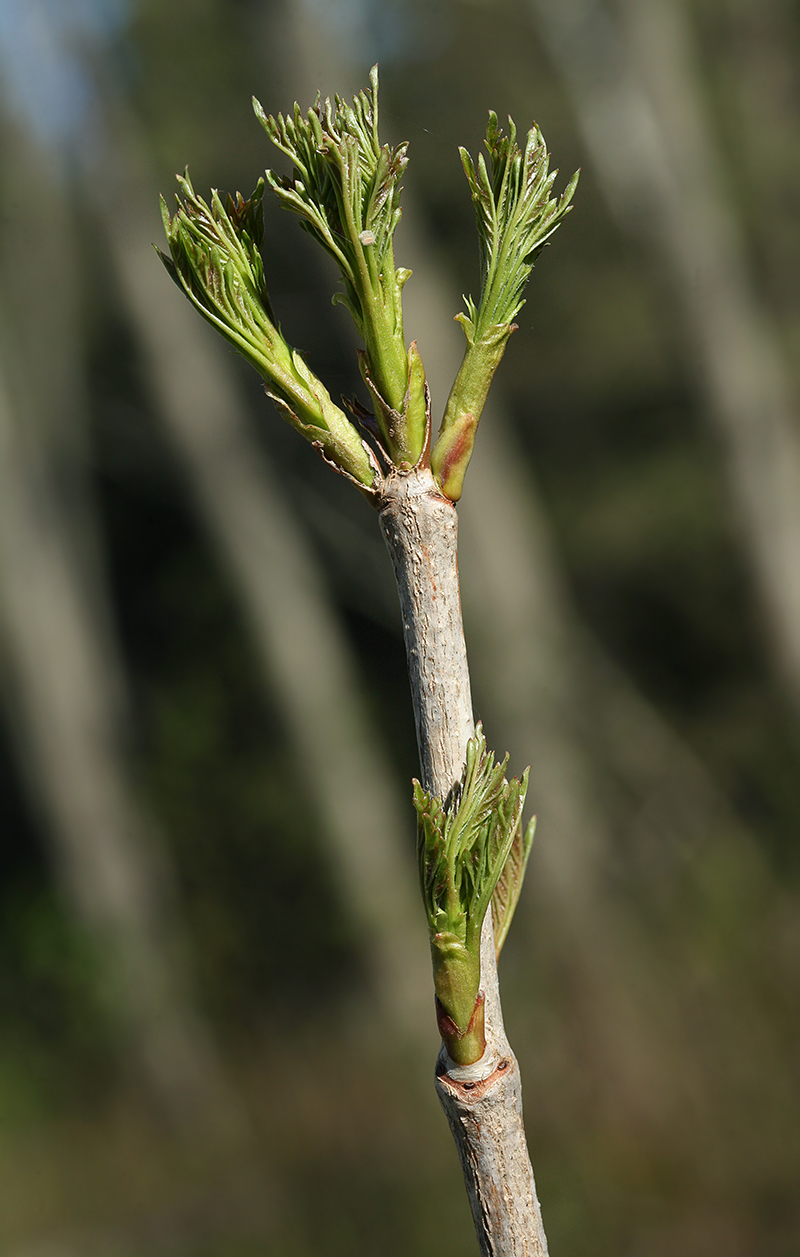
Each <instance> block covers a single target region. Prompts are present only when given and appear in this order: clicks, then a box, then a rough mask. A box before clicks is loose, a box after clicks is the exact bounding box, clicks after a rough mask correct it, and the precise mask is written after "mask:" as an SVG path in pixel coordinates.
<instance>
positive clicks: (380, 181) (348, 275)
mask: <svg viewBox="0 0 800 1257" xmlns="http://www.w3.org/2000/svg"><path fill="white" fill-rule="evenodd" d="M253 108H254V110H255V113H256V116H257V118H258V119H259V121H260V122H261V125H262V126H263V127H264V130H265V131H266V133H267V135H268V136H269V138H270V139H271V140H272V142H273V143H274V144H275V145H276V147H277V148H279V149H280V150H281V151H282V152H283V153H285V154H286V155H287V156H288V157H290V158H291V160H292V162H293V163H294V167H295V169H294V172H293V174H292V175H291V176H288V177H281V176H279V175H276V174H275V173H274V172H273V171H271V170H268V171H267V172H266V176H267V180H268V182H269V184H270V187H271V188H272V189H273V190H274V192H275V193H276V194H277V196H278V199H279V200H280V201H281V203H282V204H283V205H284V206H285V207H286V208H287V209H290V210H292V211H293V212H294V213H296V214H298V215H299V216H300V218H301V222H302V226H303V227H305V229H306V230H307V231H308V232H310V234H311V235H312V236H313V237H314V238H315V239H316V240H317V241H318V242H319V243H320V244H321V245H322V246H323V248H324V249H325V250H326V251H327V252H328V253H329V254H330V255H331V257H333V259H334V260H335V261H336V263H337V265H338V267H339V270H340V272H341V276H342V281H343V284H344V292H343V293H338V294H337V295H336V296H335V297H334V301H339V302H341V303H342V304H344V305H345V306H346V307H347V309H348V310H349V311H350V313H351V315H352V317H353V320H354V322H355V324H356V327H357V329H358V331H359V334H360V335H361V337H362V338H363V340H364V344H365V346H366V363H365V364H364V366H365V370H364V372H363V373H364V378H365V380H366V382H367V384H368V386H369V387H370V391H371V392H373V395H374V396H375V394H377V397H376V416H377V419H378V423H379V426H380V427H381V429H382V433H383V436H384V440H385V443H386V445H387V447H388V449H389V453H390V454H391V455H392V456H393V457H395V456H397V457H398V458H399V459H400V460H403V461H411V462H416V460H417V459H418V458H419V456H420V454H421V452H422V446H423V443H424V439H425V430H426V417H427V408H426V400H425V392H424V375H423V377H422V383H421V384H419V383H418V381H417V379H416V376H417V375H418V374H419V372H418V371H417V372H416V373H415V372H414V370H413V369H412V364H411V363H410V360H409V355H408V351H407V350H406V345H405V339H404V335H403V313H402V298H401V293H402V289H403V285H404V284H405V282H406V280H407V279H408V277H409V275H410V273H411V272H410V271H408V270H404V269H402V268H400V269H396V268H395V265H394V247H393V238H394V232H395V229H396V227H397V224H398V223H399V221H400V215H401V210H400V205H399V198H400V191H401V188H400V179H401V178H402V175H403V171H404V170H405V168H406V165H407V163H408V158H407V155H406V153H407V148H408V145H407V144H399V145H398V146H397V147H396V148H390V147H389V146H388V145H386V144H384V145H381V143H380V140H379V138H378V71H377V66H375V67H373V70H372V72H371V74H370V90H369V92H360V93H359V94H358V95H357V96H356V97H355V98H354V100H353V104H352V105H349V104H347V103H346V102H345V101H343V100H342V99H341V98H340V97H338V96H337V97H335V100H334V103H333V104H331V101H330V100H325V101H324V102H323V101H322V100H321V99H320V97H319V96H317V100H316V102H315V104H314V106H313V108H312V109H310V110H309V111H308V113H307V115H305V116H304V115H303V113H302V111H301V109H300V106H299V105H295V107H294V114H293V115H292V116H284V115H283V114H278V115H277V116H276V117H273V116H271V115H270V116H268V115H267V114H266V113H265V112H264V109H263V108H262V106H261V105H260V104H259V102H258V101H257V100H256V99H255V98H254V99H253ZM417 359H418V355H417ZM386 407H388V409H389V410H393V411H395V412H396V413H397V414H399V415H402V417H403V423H402V424H400V425H398V424H397V423H395V424H394V425H389V424H387V423H386V422H385V420H384V414H383V413H382V412H383V411H384V410H385V409H386ZM400 428H402V429H403V432H402V435H400Z"/></svg>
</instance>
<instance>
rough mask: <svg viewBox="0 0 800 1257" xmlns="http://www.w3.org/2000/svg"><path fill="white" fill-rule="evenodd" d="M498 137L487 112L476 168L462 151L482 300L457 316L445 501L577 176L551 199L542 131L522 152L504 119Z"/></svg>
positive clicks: (441, 446) (438, 464)
mask: <svg viewBox="0 0 800 1257" xmlns="http://www.w3.org/2000/svg"><path fill="white" fill-rule="evenodd" d="M508 131H509V133H508V135H504V134H503V130H502V128H501V127H500V126H499V124H498V121H497V114H495V113H490V114H489V123H488V126H487V128H486V147H487V149H488V152H489V165H488V166H487V164H486V160H485V158H484V157H483V155H482V154H481V155H480V156H479V157H478V160H477V163H476V162H474V161H473V159H472V157H471V156H470V155H469V153H468V152H467V151H466V149H463V148H462V149H460V150H459V151H460V153H461V162H462V165H463V167H464V172H465V174H466V176H467V182H468V183H469V188H470V192H471V194H472V201H473V204H474V206H475V217H476V221H477V225H478V235H479V238H480V256H481V295H480V300H479V302H478V304H477V305H476V304H475V302H474V301H473V300H472V298H471V297H465V298H464V300H465V304H466V307H467V309H466V313H465V314H464V313H462V314H458V315H456V318H457V319H458V321H459V322H460V323H461V326H462V328H463V329H464V335H465V336H466V338H467V347H466V350H465V353H464V359H463V362H462V364H461V368H460V370H459V372H458V375H457V376H456V380H455V383H454V384H453V388H452V390H451V393H450V397H449V398H448V401H447V407H446V409H445V413H444V418H443V419H442V426H441V429H440V431H439V436H438V439H437V441H436V444H435V446H434V448H433V450H432V452H431V469H432V471H433V473H434V475H435V477H436V479H437V481H438V483H439V485H440V486H441V489H442V492H443V493H445V494H446V496H447V497H449V498H452V500H453V501H457V500H458V498H459V497H460V496H461V490H462V486H463V482H464V475H465V473H466V470H467V466H468V465H469V461H470V458H471V457H472V448H473V445H474V441H475V433H476V430H477V427H478V421H479V420H480V417H481V412H482V410H483V407H484V403H485V401H486V396H487V393H488V392H489V386H490V384H491V382H492V377H493V376H494V373H495V371H496V370H497V367H498V366H499V364H500V360H501V359H502V357H503V354H504V352H505V347H506V344H507V342H508V338H509V337H510V336H511V334H512V332H514V331H515V330H516V324H515V323H514V319H515V317H516V316H517V314H518V313H519V311H520V310H521V309H522V306H523V305H524V299H523V296H522V294H523V291H524V288H525V284H526V283H527V281H528V277H529V275H530V273H531V270H532V268H533V263H534V259H535V258H536V257H537V255H538V254H539V253H540V252H541V250H542V249H543V248H544V245H545V243H546V242H547V240H549V238H550V236H552V234H553V232H554V231H555V230H556V228H557V227H558V225H559V223H560V222H561V221H562V219H563V218H564V216H565V214H567V213H568V212H569V210H570V208H571V205H570V202H571V200H572V197H573V194H574V192H575V188H576V187H577V183H578V173H577V172H576V173H575V174H574V175H573V177H572V179H571V180H570V182H569V184H568V185H567V187H566V189H565V191H564V193H563V194H562V196H561V197H560V198H559V199H556V198H555V197H553V196H552V195H551V193H552V189H553V183H554V181H555V178H556V175H557V173H558V172H557V171H552V172H551V171H550V169H549V166H550V157H549V154H548V152H547V147H546V145H545V142H544V138H543V136H542V133H541V131H540V130H539V128H538V127H537V126H536V125H535V124H534V126H532V127H531V129H530V131H529V132H528V134H527V137H526V141H525V149H524V151H523V150H521V149H520V147H519V145H518V144H517V142H516V136H517V129H516V127H515V125H514V123H513V121H512V120H511V119H510V118H509V120H508Z"/></svg>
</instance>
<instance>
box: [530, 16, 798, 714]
mask: <svg viewBox="0 0 800 1257" xmlns="http://www.w3.org/2000/svg"><path fill="white" fill-rule="evenodd" d="M532 7H533V9H534V11H535V13H536V15H537V19H538V26H539V29H540V30H541V32H542V34H543V36H544V39H545V42H546V43H547V46H548V48H549V49H550V52H551V54H552V56H553V60H554V61H555V63H556V65H557V67H558V69H559V71H560V72H561V73H562V75H563V76H564V79H565V81H566V83H567V85H568V87H569V89H570V92H571V95H572V99H573V102H574V105H575V109H576V113H577V117H578V122H579V124H580V126H581V129H582V131H583V134H584V138H585V141H586V144H587V148H588V149H589V152H590V154H591V157H592V160H593V163H594V167H595V170H596V173H597V176H598V179H599V182H600V184H601V187H602V188H603V190H604V191H605V193H606V196H607V197H608V200H609V202H610V203H611V206H612V208H613V210H614V212H615V213H616V215H617V217H618V218H619V220H620V221H621V222H622V223H623V224H624V225H625V227H626V228H633V229H634V230H635V231H637V232H638V233H639V234H643V235H646V236H648V237H653V236H655V238H656V239H658V240H659V242H660V244H661V247H662V249H663V251H664V253H665V255H666V257H667V260H668V263H669V273H670V276H671V277H672V279H673V282H674V285H675V289H676V292H677V295H678V298H679V300H680V303H681V306H682V309H683V315H684V319H685V323H686V327H687V330H688V332H689V335H690V337H691V351H692V356H693V357H695V356H696V359H697V365H698V373H699V376H700V382H701V386H702V388H703V389H704V392H705V395H706V400H707V404H708V408H709V412H710V414H711V416H712V418H713V419H714V421H715V423H716V425H717V429H718V431H719V434H720V437H721V440H722V443H723V449H724V453H725V459H726V466H727V473H728V477H729V481H730V485H731V489H732V493H733V496H734V500H735V503H736V506H737V509H738V513H739V517H740V522H741V528H742V534H743V539H744V544H745V547H746V550H747V552H748V553H749V557H750V561H751V565H752V568H753V571H754V575H755V584H756V587H757V589H758V590H759V592H760V596H761V602H762V606H763V608H764V610H765V613H766V615H765V619H766V622H767V626H768V632H769V636H770V639H771V643H772V646H773V650H774V655H775V660H776V663H777V667H778V670H779V672H780V673H781V674H782V675H783V677H784V678H785V680H786V682H787V685H788V688H789V691H790V693H791V695H792V697H793V699H794V701H795V704H796V705H797V706H799V707H800V422H798V414H797V402H796V399H795V398H794V397H793V396H792V390H791V386H790V383H789V379H788V373H787V370H786V366H785V363H784V362H783V360H782V357H781V351H780V337H779V335H778V333H777V331H776V329H775V327H774V326H773V324H772V320H771V318H770V315H769V312H768V311H767V310H766V308H764V306H763V304H762V302H761V301H760V300H759V297H758V295H757V294H756V292H755V290H754V286H753V283H752V279H751V276H750V274H749V269H748V265H747V261H746V257H745V249H744V245H743V240H742V230H741V226H740V224H739V222H738V221H737V218H736V213H735V210H734V208H733V203H734V202H733V197H732V196H731V194H730V193H729V192H728V191H727V190H726V188H725V178H724V174H723V172H722V170H721V160H720V152H719V145H718V144H717V142H716V140H715V138H714V135H713V131H712V127H711V125H710V123H709V119H708V114H707V109H706V107H705V105H704V102H703V100H702V97H701V89H700V83H699V71H698V67H697V65H696V59H697V52H696V49H694V48H693V46H692V38H691V34H690V30H689V25H688V18H687V13H686V6H685V5H684V4H682V3H676V2H674V0H649V2H648V3H647V4H643V3H640V2H639V0H625V2H624V3H623V4H621V6H620V8H619V14H620V18H621V20H619V19H617V20H615V13H614V12H612V10H611V8H610V6H608V5H605V6H603V5H597V4H594V3H589V0H571V2H570V3H569V4H562V3H560V0H532Z"/></svg>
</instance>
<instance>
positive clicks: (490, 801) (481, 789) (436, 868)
mask: <svg viewBox="0 0 800 1257" xmlns="http://www.w3.org/2000/svg"><path fill="white" fill-rule="evenodd" d="M507 766H508V756H506V757H505V759H504V760H503V761H502V763H500V764H497V763H495V759H494V755H493V754H492V752H491V751H489V750H487V748H486V739H485V737H484V735H483V729H482V727H481V725H480V724H479V725H478V726H477V728H476V730H475V734H474V736H473V737H472V738H471V739H470V741H469V743H468V744H467V762H466V765H465V768H464V774H463V776H462V778H461V781H460V782H459V783H458V785H457V786H456V787H455V788H454V789H453V792H452V794H451V796H450V798H449V799H448V800H447V801H446V802H445V803H443V802H442V801H441V800H440V799H438V798H437V797H436V796H435V795H432V794H430V793H428V792H427V791H425V790H423V789H422V787H421V786H420V784H419V782H417V781H415V782H414V804H415V807H416V809H417V815H418V818H419V842H418V858H419V871H420V884H421V887H422V897H423V900H424V902H425V908H426V911H427V915H428V928H429V931H430V938H431V952H432V956H433V969H434V985H435V988H436V995H437V998H438V1000H439V1002H440V1004H441V1006H442V1009H443V1011H444V1013H445V1014H446V1015H447V1017H449V1018H450V1019H451V1021H452V1023H453V1024H454V1026H455V1027H456V1028H457V1029H458V1030H460V1031H461V1032H464V1031H465V1030H466V1028H467V1027H468V1026H469V1024H470V1021H471V1019H472V1016H473V1013H474V1011H475V1007H476V1001H477V1000H478V996H479V993H480V938H481V928H482V926H483V920H484V917H485V916H486V909H487V908H488V906H489V903H490V902H491V901H492V896H493V895H494V894H495V893H496V888H497V886H498V884H499V883H500V882H501V879H502V878H503V874H504V869H505V868H506V865H507V862H508V860H509V858H510V857H511V855H512V852H513V849H514V843H515V840H516V838H517V835H518V834H519V830H520V817H521V815H522V808H523V805H524V802H525V794H526V791H527V786H528V772H527V771H526V772H525V773H524V774H523V776H522V778H521V779H517V778H516V777H514V778H512V779H511V780H510V781H508V780H506V777H505V772H506V768H507ZM528 833H529V834H530V835H531V836H532V828H531V827H530V826H529V828H528ZM529 845H530V844H529V843H528V848H529ZM513 859H514V863H513V865H512V869H511V870H509V875H508V879H507V881H506V882H504V883H503V889H502V891H501V899H502V902H503V903H504V904H506V905H507V904H508V903H509V902H510V901H511V900H512V899H513V903H512V904H511V910H510V912H509V911H507V908H506V907H504V908H503V923H504V924H503V929H504V931H505V930H507V928H508V924H509V923H510V919H511V914H512V913H513V907H514V904H515V903H516V897H517V896H518V894H519V886H520V885H521V873H522V872H523V871H524V859H523V860H522V862H521V868H520V867H519V866H520V860H519V858H518V857H513ZM504 936H505V934H504V933H503V937H504Z"/></svg>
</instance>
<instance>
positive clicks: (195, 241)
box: [159, 171, 278, 379]
mask: <svg viewBox="0 0 800 1257" xmlns="http://www.w3.org/2000/svg"><path fill="white" fill-rule="evenodd" d="M178 184H179V187H180V190H181V193H182V196H183V200H181V199H180V198H179V199H178V209H177V212H176V214H175V215H174V217H172V218H170V215H169V210H168V208H167V203H166V201H165V200H164V198H163V196H162V197H161V216H162V218H163V220H164V230H165V232H166V235H167V240H168V242H169V249H170V257H167V256H166V255H165V254H163V253H160V252H159V256H160V257H161V260H162V262H163V263H164V265H165V266H166V268H167V270H168V271H169V273H170V275H171V276H172V278H173V279H174V280H175V282H176V283H177V284H178V286H179V287H180V288H182V289H183V291H184V292H185V294H186V296H187V297H188V298H189V300H190V301H191V303H192V305H194V306H195V308H196V309H198V310H199V311H200V313H201V314H202V315H203V317H204V318H206V319H208V321H209V323H211V324H213V326H214V327H216V329H217V331H218V332H221V333H222V335H223V336H224V337H225V339H226V340H228V341H230V342H231V344H232V345H235V347H236V348H237V349H238V350H239V351H240V352H241V353H243V354H245V356H246V357H248V358H250V359H251V361H254V362H255V363H256V365H258V364H259V363H261V364H262V365H261V366H260V368H259V369H260V370H261V374H262V375H264V376H265V378H267V379H269V378H270V369H269V363H268V361H267V359H266V356H265V349H266V348H267V347H270V346H272V345H273V343H274V341H275V338H276V336H278V332H277V329H276V327H275V320H274V318H273V315H272V307H271V306H270V301H269V294H268V293H267V285H266V281H265V279H264V265H263V262H262V260H261V253H260V252H259V245H260V243H261V237H262V235H263V232H264V225H263V217H264V215H263V208H262V204H261V199H262V196H263V194H264V180H263V179H259V181H258V184H257V186H256V190H255V192H254V193H253V195H252V196H251V197H250V198H249V200H245V199H244V197H243V196H242V195H241V193H239V192H237V193H236V198H235V200H234V198H233V197H231V196H228V197H227V198H226V199H227V206H225V205H223V203H222V200H221V198H220V195H219V193H218V192H217V191H213V192H212V193H211V205H207V204H206V202H205V201H204V200H203V199H202V197H199V196H198V195H197V194H196V193H195V190H194V188H193V187H192V184H191V181H190V179H189V173H188V171H186V172H185V173H184V174H183V175H182V176H181V175H179V176H178Z"/></svg>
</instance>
